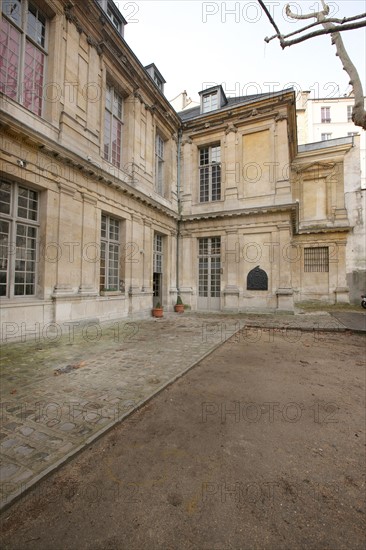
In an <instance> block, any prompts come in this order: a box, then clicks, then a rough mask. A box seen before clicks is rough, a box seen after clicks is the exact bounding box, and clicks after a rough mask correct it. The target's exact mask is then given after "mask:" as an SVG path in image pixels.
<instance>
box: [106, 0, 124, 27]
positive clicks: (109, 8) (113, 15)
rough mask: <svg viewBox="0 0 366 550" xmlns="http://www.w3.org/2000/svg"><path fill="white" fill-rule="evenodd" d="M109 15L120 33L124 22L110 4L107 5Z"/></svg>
mask: <svg viewBox="0 0 366 550" xmlns="http://www.w3.org/2000/svg"><path fill="white" fill-rule="evenodd" d="M107 15H108V17H109V19H110V20H111V21H112V23H113V25H114V26H115V27H116V29H117V31H118V32H119V33H120V32H121V29H122V22H121V21H120V20H119V19H118V17H116V16H115V14H114V13H113V12H112V9H111V7H110V6H107Z"/></svg>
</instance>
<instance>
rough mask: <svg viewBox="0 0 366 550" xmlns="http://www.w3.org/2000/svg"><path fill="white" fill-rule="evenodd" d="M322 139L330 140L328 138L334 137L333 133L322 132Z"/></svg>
mask: <svg viewBox="0 0 366 550" xmlns="http://www.w3.org/2000/svg"><path fill="white" fill-rule="evenodd" d="M321 139H322V141H328V139H332V134H322V135H321Z"/></svg>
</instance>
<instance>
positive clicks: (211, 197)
mask: <svg viewBox="0 0 366 550" xmlns="http://www.w3.org/2000/svg"><path fill="white" fill-rule="evenodd" d="M199 154H200V165H199V171H200V202H208V201H219V200H220V199H221V147H220V145H215V146H212V147H202V148H201V149H200V150H199Z"/></svg>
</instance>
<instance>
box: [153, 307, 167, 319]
mask: <svg viewBox="0 0 366 550" xmlns="http://www.w3.org/2000/svg"><path fill="white" fill-rule="evenodd" d="M151 313H152V316H153V317H163V314H164V310H163V308H162V307H153V309H152V312H151Z"/></svg>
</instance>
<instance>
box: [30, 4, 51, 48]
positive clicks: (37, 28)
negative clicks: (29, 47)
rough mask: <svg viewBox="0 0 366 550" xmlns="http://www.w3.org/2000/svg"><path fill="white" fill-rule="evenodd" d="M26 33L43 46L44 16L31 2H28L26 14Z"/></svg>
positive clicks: (44, 32)
mask: <svg viewBox="0 0 366 550" xmlns="http://www.w3.org/2000/svg"><path fill="white" fill-rule="evenodd" d="M27 34H28V36H30V37H31V38H32V39H33V40H34V41H35V42H36V43H37V44H39V45H40V46H42V48H44V45H45V37H46V18H45V17H44V16H43V15H42V14H41V13H40V12H39V10H38V9H37V8H36V7H35V6H33V4H31V3H30V4H29V7H28V14H27Z"/></svg>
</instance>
